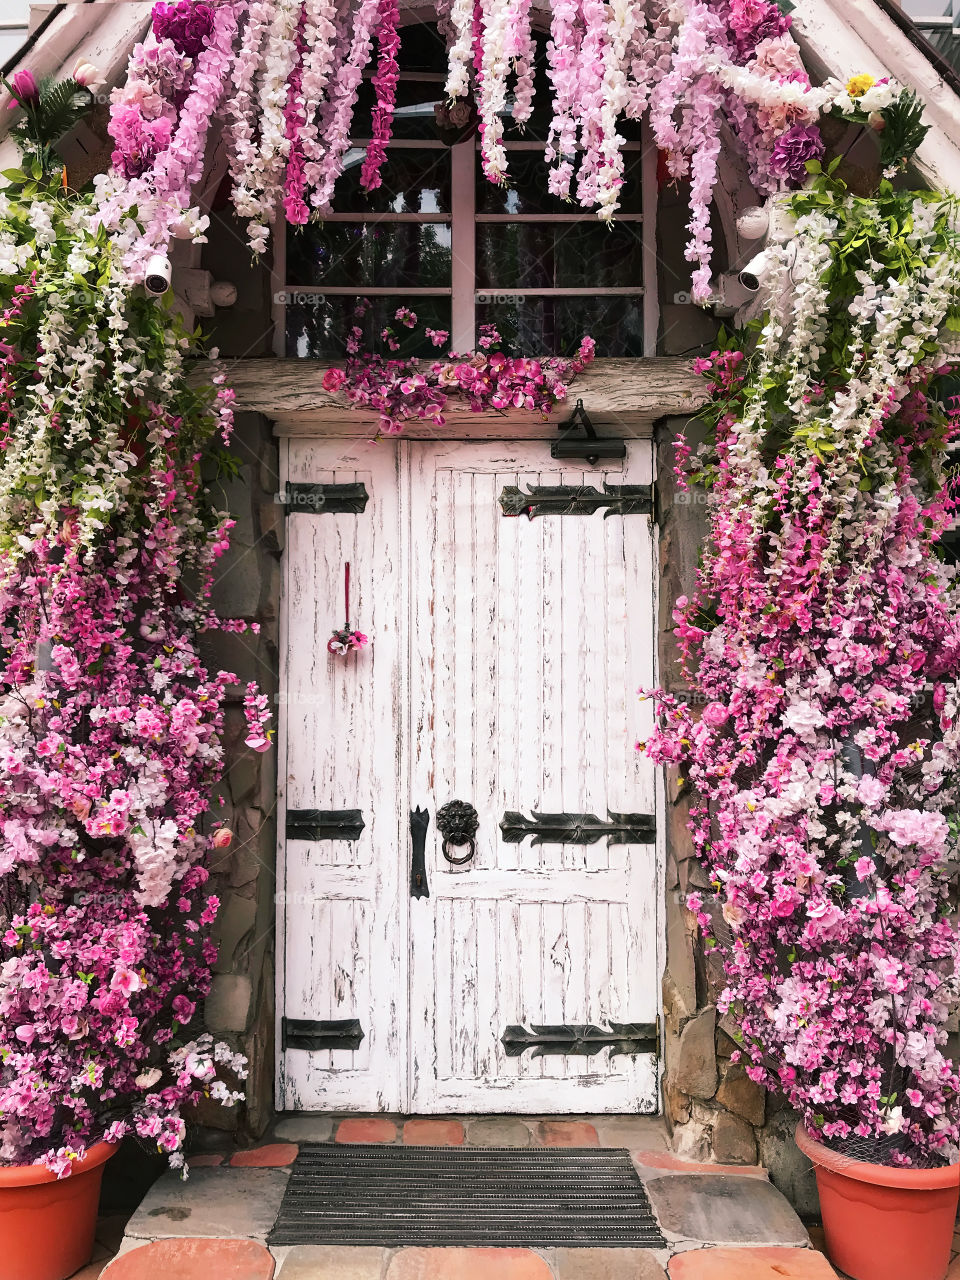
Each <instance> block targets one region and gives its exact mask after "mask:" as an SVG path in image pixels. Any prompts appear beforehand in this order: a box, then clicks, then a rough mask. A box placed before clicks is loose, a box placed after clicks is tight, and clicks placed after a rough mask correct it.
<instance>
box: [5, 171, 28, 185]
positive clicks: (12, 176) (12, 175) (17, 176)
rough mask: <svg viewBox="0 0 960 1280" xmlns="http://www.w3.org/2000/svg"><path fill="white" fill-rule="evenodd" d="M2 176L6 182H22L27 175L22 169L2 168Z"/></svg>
mask: <svg viewBox="0 0 960 1280" xmlns="http://www.w3.org/2000/svg"><path fill="white" fill-rule="evenodd" d="M2 176H3V177H4V178H6V180H7V181H8V182H23V181H24V180H25V178H26V176H27V175H26V174H25V173H24V172H23V170H22V169H4V170H3V171H2Z"/></svg>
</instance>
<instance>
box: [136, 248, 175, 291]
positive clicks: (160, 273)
mask: <svg viewBox="0 0 960 1280" xmlns="http://www.w3.org/2000/svg"><path fill="white" fill-rule="evenodd" d="M172 275H173V267H172V266H171V265H170V259H169V258H168V257H167V256H166V255H165V254H163V253H155V254H154V255H153V257H152V258H151V259H150V261H149V262H148V263H147V270H146V274H145V275H144V277H143V287H144V288H145V289H146V291H147V293H149V294H150V295H151V296H152V297H154V298H160V297H162V296H163V294H165V293H166V292H167V290H168V289H169V288H170V277H171V276H172Z"/></svg>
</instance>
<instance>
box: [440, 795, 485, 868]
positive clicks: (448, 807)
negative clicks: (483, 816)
mask: <svg viewBox="0 0 960 1280" xmlns="http://www.w3.org/2000/svg"><path fill="white" fill-rule="evenodd" d="M479 826H480V819H479V817H478V815H477V811H476V809H475V808H474V807H473V805H472V804H467V802H466V801H465V800H449V801H448V802H447V803H446V804H445V805H444V806H443V807H442V808H440V809H438V810H437V829H438V831H439V832H440V834H441V835H442V836H443V856H444V857H445V858H446V860H447V861H448V862H449V863H450V864H451V865H452V866H454V867H462V866H463V865H464V863H466V862H470V860H471V859H472V858H473V857H474V856H475V854H476V852H477V844H476V839H475V837H476V834H477V828H478V827H479ZM465 844H467V845H469V846H470V849H469V852H467V853H465V854H464V855H463V857H462V858H455V857H454V856H453V854H452V853H448V851H447V846H448V845H452V846H453V847H454V848H457V847H458V846H462V845H465Z"/></svg>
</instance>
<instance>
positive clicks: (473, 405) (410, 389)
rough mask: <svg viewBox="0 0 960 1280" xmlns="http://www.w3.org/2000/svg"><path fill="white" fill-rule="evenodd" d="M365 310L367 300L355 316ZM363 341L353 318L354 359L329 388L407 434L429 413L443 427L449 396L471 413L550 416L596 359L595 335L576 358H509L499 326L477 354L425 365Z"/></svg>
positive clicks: (487, 333)
mask: <svg viewBox="0 0 960 1280" xmlns="http://www.w3.org/2000/svg"><path fill="white" fill-rule="evenodd" d="M365 309H366V302H365V300H363V301H361V303H360V304H359V306H358V312H359V315H358V316H357V320H359V318H360V316H362V314H363V312H364V311H365ZM401 311H402V312H403V317H402V318H401V316H400V312H398V313H397V316H398V319H400V322H401V323H402V324H403V325H404V327H406V328H413V327H414V326H415V325H416V324H417V316H416V313H415V312H413V311H410V310H409V309H407V308H401ZM390 332H391V331H389V330H385V333H388V334H389V333H390ZM427 334H428V336H429V337H430V339H431V341H432V342H433V343H434V345H438V343H437V340H438V339H441V340H443V341H445V340H446V337H447V334H446V333H445V332H444V331H442V330H432V329H428V330H427ZM362 339H363V331H362V328H361V326H360V324H359V323H355V324H354V326H353V328H352V329H351V332H350V334H349V336H348V339H347V350H348V352H350V356H349V358H348V360H347V365H346V369H345V370H344V369H328V370H327V372H326V373H325V374H324V378H323V385H324V387H325V389H326V390H327V391H341V390H342V391H343V393H344V394H345V395H346V397H347V399H348V400H349V401H350V402H351V403H352V404H353V405H355V406H357V407H358V408H363V409H374V410H375V411H376V412H377V413H378V414H379V415H380V430H381V431H382V432H384V433H385V434H387V435H395V434H396V433H397V432H398V431H402V430H403V425H404V423H405V422H407V421H408V420H409V419H410V418H420V419H423V418H429V419H430V420H431V421H432V422H435V423H436V424H437V425H438V426H442V425H443V423H444V421H445V419H444V416H443V411H444V407H445V405H446V403H447V401H448V399H449V398H450V397H451V396H458V397H459V398H461V399H462V400H464V401H465V402H466V404H467V405H468V406H469V408H470V410H471V411H472V412H473V413H483V412H484V411H485V410H489V409H500V410H506V409H528V410H531V411H534V412H539V413H543V414H547V413H549V412H550V410H551V409H552V408H553V406H554V405H555V404H556V403H558V401H561V400H564V399H565V398H566V395H567V387H568V385H569V383H570V382H571V380H572V379H573V378H575V377H576V375H577V374H578V373H580V372H582V371H583V369H585V368H586V366H587V365H588V364H590V362H591V361H592V360H593V358H594V349H595V346H596V344H595V343H594V341H593V339H592V338H590V337H585V338H584V339H583V340H582V341H581V343H580V347H579V349H578V351H577V353H576V355H575V356H573V358H572V359H569V360H568V359H563V358H560V357H551V358H550V359H546V360H528V359H525V358H523V357H513V356H509V355H507V354H506V353H505V352H504V351H502V350H501V349H500V347H501V343H502V338H501V336H500V334H499V332H498V331H497V329H496V328H495V327H494V326H493V325H482V326H481V329H480V347H481V350H480V351H478V352H476V353H475V354H470V355H466V356H459V355H456V354H455V353H453V352H451V353H450V356H449V358H448V359H447V360H434V361H430V362H425V361H421V360H418V359H410V360H393V359H384V357H383V356H380V355H378V354H371V353H369V352H362V351H361V350H360V343H361V341H362ZM387 340H388V341H389V338H388V339H387Z"/></svg>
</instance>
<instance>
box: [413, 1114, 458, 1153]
mask: <svg viewBox="0 0 960 1280" xmlns="http://www.w3.org/2000/svg"><path fill="white" fill-rule="evenodd" d="M463 1139H464V1132H463V1125H462V1124H461V1123H460V1121H459V1120H444V1119H443V1118H441V1117H440V1116H436V1117H432V1116H431V1117H426V1118H424V1119H421V1120H408V1121H407V1122H406V1124H405V1125H404V1126H403V1141H404V1144H405V1145H406V1146H408V1147H461V1146H463Z"/></svg>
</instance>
